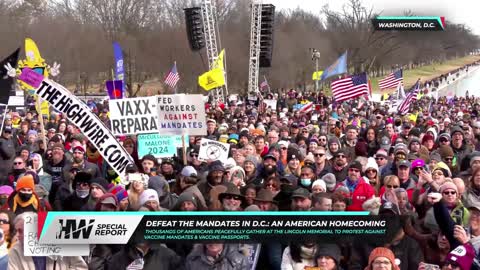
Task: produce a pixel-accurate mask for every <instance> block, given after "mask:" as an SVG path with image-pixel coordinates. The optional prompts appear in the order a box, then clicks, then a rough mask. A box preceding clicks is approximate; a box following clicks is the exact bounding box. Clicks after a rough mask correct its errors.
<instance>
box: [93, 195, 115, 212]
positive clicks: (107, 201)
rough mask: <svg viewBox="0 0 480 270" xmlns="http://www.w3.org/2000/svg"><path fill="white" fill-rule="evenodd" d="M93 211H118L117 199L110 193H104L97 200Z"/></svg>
mask: <svg viewBox="0 0 480 270" xmlns="http://www.w3.org/2000/svg"><path fill="white" fill-rule="evenodd" d="M95 211H101V212H115V211H118V199H117V196H115V195H114V194H112V193H106V194H104V195H103V196H102V197H100V199H99V200H98V202H97V204H96V206H95Z"/></svg>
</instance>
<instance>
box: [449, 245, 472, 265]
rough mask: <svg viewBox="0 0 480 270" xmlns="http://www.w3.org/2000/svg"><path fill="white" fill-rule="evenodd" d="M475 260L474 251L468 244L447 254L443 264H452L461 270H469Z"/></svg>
mask: <svg viewBox="0 0 480 270" xmlns="http://www.w3.org/2000/svg"><path fill="white" fill-rule="evenodd" d="M474 259H475V250H474V248H473V246H472V245H471V244H470V243H467V244H464V245H460V246H458V247H456V248H455V249H454V250H452V251H450V253H448V255H447V257H446V258H445V262H447V263H454V264H456V265H458V266H459V267H460V269H461V270H470V267H471V266H472V264H473V261H474Z"/></svg>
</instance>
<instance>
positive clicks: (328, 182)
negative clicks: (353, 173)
mask: <svg viewBox="0 0 480 270" xmlns="http://www.w3.org/2000/svg"><path fill="white" fill-rule="evenodd" d="M322 180H323V181H324V182H325V186H326V188H327V191H328V192H333V191H334V190H335V186H336V185H337V179H336V178H335V175H334V174H333V173H327V174H325V175H324V176H322Z"/></svg>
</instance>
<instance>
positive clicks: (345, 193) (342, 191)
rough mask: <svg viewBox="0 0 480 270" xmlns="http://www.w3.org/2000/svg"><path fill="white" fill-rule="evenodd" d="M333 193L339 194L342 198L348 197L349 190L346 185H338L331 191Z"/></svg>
mask: <svg viewBox="0 0 480 270" xmlns="http://www.w3.org/2000/svg"><path fill="white" fill-rule="evenodd" d="M333 193H334V194H339V195H341V196H343V197H344V198H350V190H349V189H348V187H346V186H339V187H337V188H336V189H335V191H334V192H333Z"/></svg>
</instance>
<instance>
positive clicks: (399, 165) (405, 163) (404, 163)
mask: <svg viewBox="0 0 480 270" xmlns="http://www.w3.org/2000/svg"><path fill="white" fill-rule="evenodd" d="M401 166H404V167H408V168H410V167H411V166H412V164H411V163H410V161H408V160H401V161H400V162H398V163H397V168H398V167H401Z"/></svg>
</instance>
